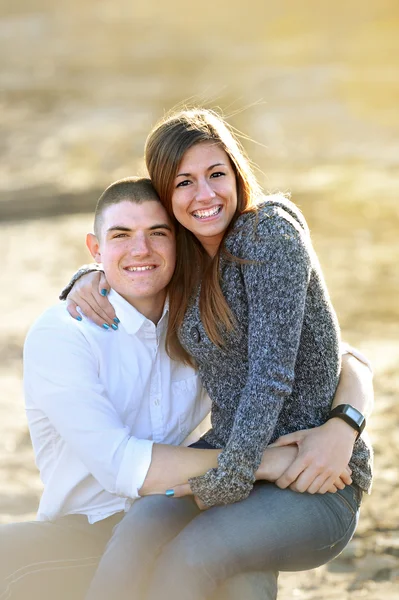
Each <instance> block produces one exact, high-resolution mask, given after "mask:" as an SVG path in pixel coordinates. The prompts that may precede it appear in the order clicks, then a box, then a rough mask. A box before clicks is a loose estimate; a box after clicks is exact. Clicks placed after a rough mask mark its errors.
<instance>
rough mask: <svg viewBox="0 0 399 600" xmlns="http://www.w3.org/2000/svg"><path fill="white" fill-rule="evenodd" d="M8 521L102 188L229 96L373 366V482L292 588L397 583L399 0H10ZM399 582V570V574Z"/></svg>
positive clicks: (30, 477)
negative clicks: (55, 327)
mask: <svg viewBox="0 0 399 600" xmlns="http://www.w3.org/2000/svg"><path fill="white" fill-rule="evenodd" d="M0 83H1V84H0V89H1V92H0V157H1V160H0V218H1V237H0V252H1V256H2V267H1V282H2V283H1V294H0V314H1V328H0V331H1V334H0V335H1V337H0V390H1V391H0V522H7V521H11V520H25V519H30V518H33V517H34V513H35V510H36V507H37V503H38V498H39V496H40V492H41V484H40V481H39V478H38V475H37V472H36V469H35V466H34V462H33V456H32V451H31V447H30V440H29V436H28V434H27V429H26V424H25V416H24V411H23V398H22V388H21V372H22V365H21V356H22V345H23V340H24V336H25V334H26V331H27V329H28V327H29V325H30V324H31V323H32V321H33V320H34V319H35V318H36V317H37V316H38V315H39V314H40V312H41V311H42V310H43V309H44V308H45V307H47V306H48V305H50V304H52V303H54V302H56V301H57V295H58V292H59V290H60V288H61V287H62V285H63V284H64V283H65V282H66V280H67V279H68V278H69V276H70V274H71V273H72V272H73V271H74V269H75V268H76V267H77V266H78V265H79V264H81V263H82V262H85V261H86V260H87V259H88V255H87V253H86V251H85V248H84V234H85V233H86V231H87V230H89V229H91V215H90V211H91V210H92V209H93V207H94V204H95V201H96V199H97V197H98V195H99V193H100V192H101V191H102V189H103V188H104V187H105V186H106V185H108V184H109V183H110V182H111V181H113V180H114V179H116V178H117V177H120V176H126V175H129V174H135V173H137V172H138V171H140V170H142V168H143V162H142V150H143V144H144V140H145V137H146V134H147V132H148V131H149V129H150V127H151V125H152V124H153V123H154V122H155V121H156V120H157V119H158V118H159V117H160V116H161V115H162V114H163V112H164V110H168V109H170V108H171V107H173V106H174V105H175V104H177V103H180V102H181V101H184V100H186V101H196V102H201V103H205V104H206V105H207V106H213V107H214V106H219V107H221V108H222V109H223V110H224V112H225V114H226V115H227V116H229V121H230V122H231V123H232V124H233V125H234V126H235V127H237V128H238V129H240V130H241V131H244V132H245V134H247V135H248V136H249V138H252V139H253V140H256V142H258V144H257V143H254V142H253V141H250V140H248V141H246V142H245V145H246V147H247V149H248V151H249V153H250V155H251V157H252V158H253V159H254V161H255V162H256V163H257V164H258V165H259V168H260V169H261V171H262V173H260V178H261V180H262V182H263V183H264V186H265V188H268V189H270V190H275V189H280V190H283V191H291V192H292V198H293V200H294V201H295V202H297V203H298V204H299V205H300V206H301V208H302V210H303V211H304V213H305V215H306V218H307V219H308V222H309V224H310V226H311V229H312V234H313V240H314V243H315V246H316V249H317V251H318V253H319V256H320V260H321V263H322V266H323V268H324V271H325V275H326V278H327V282H328V285H329V289H330V292H331V295H332V298H333V301H334V304H335V307H336V309H337V311H338V315H339V318H340V322H341V326H342V330H343V335H344V338H345V339H346V340H347V341H349V342H351V343H352V344H355V345H357V346H358V347H359V348H360V349H361V350H362V351H364V352H366V354H367V355H368V356H369V358H370V359H371V361H372V362H373V365H374V369H375V389H376V408H375V413H374V416H373V419H372V422H371V425H370V432H371V435H372V438H373V441H374V443H375V451H376V461H375V462H376V477H375V484H374V489H373V494H372V496H371V497H370V498H367V499H366V501H365V502H364V507H363V511H362V518H361V523H360V526H359V529H358V533H357V534H356V537H355V539H354V540H353V542H352V543H351V544H350V546H349V548H348V549H347V550H346V551H345V552H344V554H343V555H342V556H341V557H340V558H339V559H337V560H336V561H334V562H333V563H332V564H330V565H328V566H326V567H322V568H320V569H317V570H315V571H311V572H307V573H301V574H282V576H281V584H280V585H281V592H280V596H279V598H280V599H281V600H289V599H294V598H298V599H305V600H310V599H313V600H316V599H324V598H325V599H330V598H331V599H333V598H339V599H340V600H344V599H346V598H366V599H367V600H380V599H381V598H392V599H393V598H394V597H397V595H396V596H395V589H396V592H397V590H398V583H399V487H398V474H399V472H398V466H399V463H398V459H399V428H398V425H399V404H398V402H397V399H398V398H397V389H398V381H399V374H398V369H397V365H398V358H399V343H398V333H399V320H398V316H399V304H398V292H399V275H398V270H397V265H398V259H399V241H398V238H399V208H398V200H397V195H398V188H399V109H398V106H399V5H398V3H397V1H395V0H390V1H389V0H371V1H369V2H367V3H365V2H361V1H360V0H351V1H350V2H348V0H346V1H343V0H335V2H325V1H324V0H318V1H316V0H315V1H313V0H302V2H295V1H294V0H292V1H285V2H282V1H280V2H278V3H277V2H271V1H269V0H263V1H261V0H257V1H249V2H239V3H238V2H236V1H235V0H231V2H227V1H225V0H220V1H219V2H214V1H210V0H201V2H199V3H197V4H196V3H187V2H178V1H177V0H171V1H170V2H167V3H162V2H160V1H159V2H156V1H155V0H147V1H141V0H140V1H134V0H113V1H105V0H85V1H84V2H82V1H79V2H78V1H76V0H70V1H69V2H62V1H59V2H52V1H51V0H36V1H35V2H31V1H30V0H9V1H7V0H1V2H0ZM395 586H396V588H395Z"/></svg>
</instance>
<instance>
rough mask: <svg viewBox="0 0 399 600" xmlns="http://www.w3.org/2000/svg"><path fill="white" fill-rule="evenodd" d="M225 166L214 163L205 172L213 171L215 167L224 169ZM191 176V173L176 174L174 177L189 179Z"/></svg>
mask: <svg viewBox="0 0 399 600" xmlns="http://www.w3.org/2000/svg"><path fill="white" fill-rule="evenodd" d="M225 166H226V165H225V164H224V163H221V162H219V163H215V164H214V165H211V166H210V167H208V168H207V171H211V170H212V169H214V168H215V167H225ZM190 175H191V173H178V174H177V175H176V177H189V176H190Z"/></svg>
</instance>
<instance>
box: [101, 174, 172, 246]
mask: <svg viewBox="0 0 399 600" xmlns="http://www.w3.org/2000/svg"><path fill="white" fill-rule="evenodd" d="M125 201H128V202H133V203H134V204H142V203H143V202H149V201H155V202H160V199H159V196H158V194H157V193H156V191H155V189H154V187H153V185H152V183H151V179H149V178H148V177H125V178H124V179H118V181H114V183H111V185H109V186H108V187H107V189H106V190H105V191H104V192H103V193H102V194H101V196H100V198H99V199H98V201H97V206H96V210H95V212H94V233H95V235H96V237H97V239H99V237H100V233H101V223H102V215H103V212H104V210H105V209H106V208H108V206H112V205H113V204H119V202H125Z"/></svg>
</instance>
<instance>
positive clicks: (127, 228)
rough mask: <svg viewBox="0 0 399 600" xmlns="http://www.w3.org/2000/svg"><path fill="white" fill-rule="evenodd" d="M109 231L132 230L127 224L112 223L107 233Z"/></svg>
mask: <svg viewBox="0 0 399 600" xmlns="http://www.w3.org/2000/svg"><path fill="white" fill-rule="evenodd" d="M109 231H132V230H131V228H130V227H126V226H125V225H112V227H109V228H108V229H107V233H108V232H109Z"/></svg>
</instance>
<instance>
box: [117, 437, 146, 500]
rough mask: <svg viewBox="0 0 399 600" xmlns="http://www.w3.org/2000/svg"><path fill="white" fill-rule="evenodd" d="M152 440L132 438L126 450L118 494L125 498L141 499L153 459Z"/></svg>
mask: <svg viewBox="0 0 399 600" xmlns="http://www.w3.org/2000/svg"><path fill="white" fill-rule="evenodd" d="M153 444H154V442H153V441H151V440H138V439H137V438H134V437H131V438H130V440H129V441H128V443H127V446H126V448H125V453H124V456H123V461H122V463H121V466H120V469H119V473H118V478H117V480H116V494H117V495H118V496H122V497H125V498H140V494H139V489H140V488H141V487H142V485H143V483H144V480H145V478H146V476H147V473H148V469H149V468H150V464H151V459H152V446H153Z"/></svg>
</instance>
